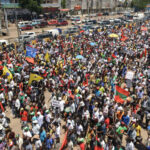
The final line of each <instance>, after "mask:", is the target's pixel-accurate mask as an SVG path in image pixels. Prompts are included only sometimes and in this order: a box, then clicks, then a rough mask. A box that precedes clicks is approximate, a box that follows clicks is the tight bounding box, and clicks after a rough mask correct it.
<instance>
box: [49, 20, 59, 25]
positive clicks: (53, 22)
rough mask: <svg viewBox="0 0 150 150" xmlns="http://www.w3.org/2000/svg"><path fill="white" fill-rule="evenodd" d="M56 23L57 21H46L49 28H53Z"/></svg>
mask: <svg viewBox="0 0 150 150" xmlns="http://www.w3.org/2000/svg"><path fill="white" fill-rule="evenodd" d="M57 23H58V21H57V20H54V19H53V20H50V21H48V25H50V26H55V25H57Z"/></svg>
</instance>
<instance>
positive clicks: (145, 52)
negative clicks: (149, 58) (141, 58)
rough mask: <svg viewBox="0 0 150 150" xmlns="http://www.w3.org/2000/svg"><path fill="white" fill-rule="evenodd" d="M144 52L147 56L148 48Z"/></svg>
mask: <svg viewBox="0 0 150 150" xmlns="http://www.w3.org/2000/svg"><path fill="white" fill-rule="evenodd" d="M144 54H145V57H146V55H147V50H146V48H145V51H144Z"/></svg>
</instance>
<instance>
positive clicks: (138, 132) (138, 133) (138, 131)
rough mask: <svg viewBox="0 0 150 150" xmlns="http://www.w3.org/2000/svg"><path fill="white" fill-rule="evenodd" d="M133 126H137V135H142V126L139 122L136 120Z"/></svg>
mask: <svg viewBox="0 0 150 150" xmlns="http://www.w3.org/2000/svg"><path fill="white" fill-rule="evenodd" d="M133 128H135V130H136V136H137V137H138V136H141V126H140V125H139V124H138V122H136V123H135V124H133Z"/></svg>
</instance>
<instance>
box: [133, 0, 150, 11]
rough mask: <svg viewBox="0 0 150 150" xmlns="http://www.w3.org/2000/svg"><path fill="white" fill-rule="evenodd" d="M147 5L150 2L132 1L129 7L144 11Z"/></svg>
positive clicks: (142, 0)
mask: <svg viewBox="0 0 150 150" xmlns="http://www.w3.org/2000/svg"><path fill="white" fill-rule="evenodd" d="M149 3H150V0H132V2H131V7H134V8H135V9H137V10H144V9H145V7H146V5H147V4H149Z"/></svg>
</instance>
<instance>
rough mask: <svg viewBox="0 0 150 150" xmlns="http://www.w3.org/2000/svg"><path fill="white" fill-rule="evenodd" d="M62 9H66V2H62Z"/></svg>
mask: <svg viewBox="0 0 150 150" xmlns="http://www.w3.org/2000/svg"><path fill="white" fill-rule="evenodd" d="M61 7H62V8H66V0H62V1H61Z"/></svg>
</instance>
